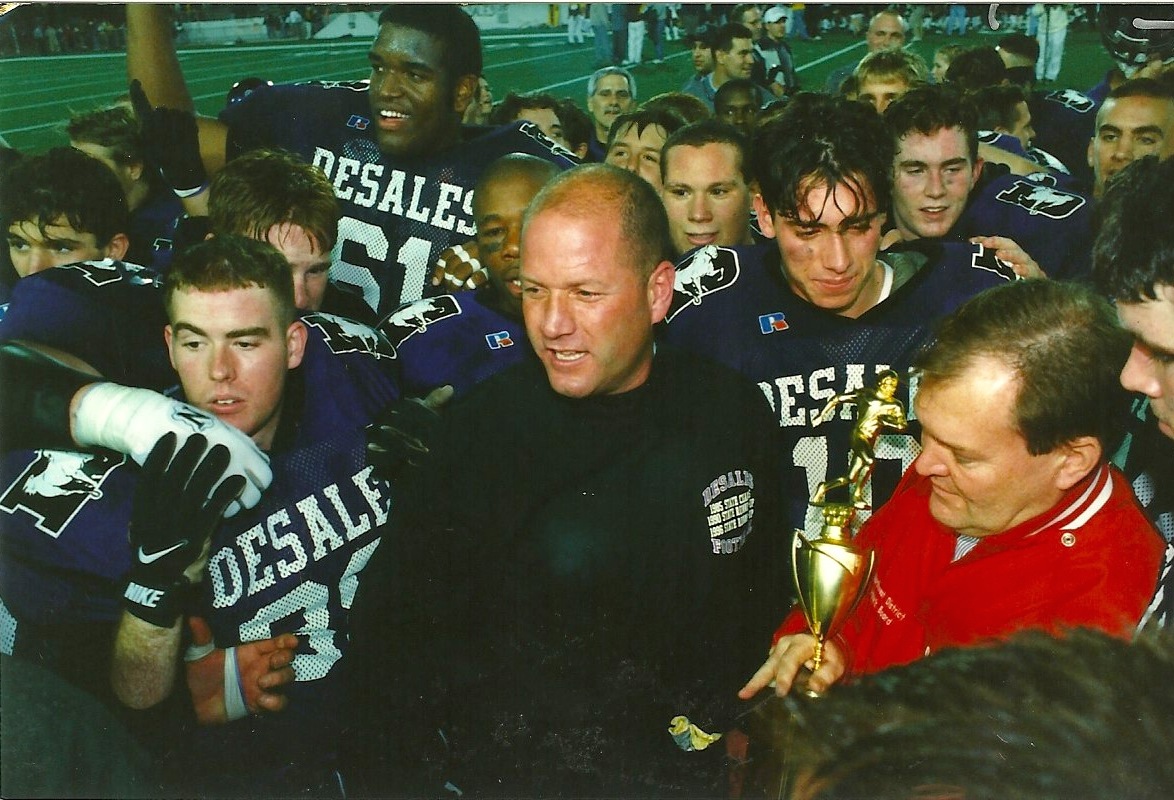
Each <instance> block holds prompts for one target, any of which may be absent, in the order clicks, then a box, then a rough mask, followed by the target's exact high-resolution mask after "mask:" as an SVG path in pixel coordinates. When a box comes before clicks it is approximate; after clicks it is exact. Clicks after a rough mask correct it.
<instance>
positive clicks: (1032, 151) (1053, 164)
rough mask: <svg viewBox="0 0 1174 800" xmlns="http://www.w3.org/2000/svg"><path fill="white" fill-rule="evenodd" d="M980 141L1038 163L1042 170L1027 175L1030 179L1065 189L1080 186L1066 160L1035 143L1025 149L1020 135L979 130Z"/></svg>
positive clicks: (1073, 188)
mask: <svg viewBox="0 0 1174 800" xmlns="http://www.w3.org/2000/svg"><path fill="white" fill-rule="evenodd" d="M978 141H979V143H980V144H989V145H990V146H991V147H997V148H998V149H1000V150H1006V151H1007V152H1008V153H1011V154H1012V155H1017V156H1021V157H1022V158H1026V159H1028V160H1029V161H1033V162H1035V163H1036V164H1038V165H1039V166H1040V169H1041V171H1040V172H1032V173H1031V174H1029V175H1027V176H1026V177H1027V179H1028V180H1031V181H1034V182H1036V183H1042V184H1043V185H1045V186H1055V187H1057V188H1060V189H1064V190H1075V189H1078V188H1079V187H1078V182H1077V181H1076V179H1075V178H1073V177H1072V175H1070V174H1069V172H1068V167H1067V166H1065V164H1064V162H1062V161H1060V159H1058V158H1056V157H1055V156H1054V155H1052V154H1051V153H1049V152H1048V151H1046V150H1042V149H1040V148H1038V147H1036V146H1034V144H1033V145H1032V146H1031V147H1028V148H1027V149H1024V148H1023V143H1022V142H1020V141H1019V138H1018V137H1016V136H1012V135H1011V134H1009V133H1001V132H999V131H979V132H978Z"/></svg>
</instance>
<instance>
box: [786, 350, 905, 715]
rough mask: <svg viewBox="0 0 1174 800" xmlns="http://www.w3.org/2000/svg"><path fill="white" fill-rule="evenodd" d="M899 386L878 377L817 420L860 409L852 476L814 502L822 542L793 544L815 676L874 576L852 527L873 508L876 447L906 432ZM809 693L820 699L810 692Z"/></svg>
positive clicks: (885, 375) (799, 534) (799, 539)
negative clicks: (845, 407) (830, 497)
mask: <svg viewBox="0 0 1174 800" xmlns="http://www.w3.org/2000/svg"><path fill="white" fill-rule="evenodd" d="M897 385H898V377H897V373H896V372H894V371H892V370H885V371H884V372H881V373H879V374H878V375H877V382H876V385H875V386H872V387H864V388H862V389H859V390H858V391H855V392H846V393H844V394H839V395H836V396H835V397H833V398H832V399H831V400H829V401H828V403H827V405H826V406H824V408H823V410H822V411H821V412H820V414H819V417H818V421H819V422H827V421H829V420H830V419H831V418H832V416H833V415H834V414H835V410H836V406H838V405H840V404H841V403H854V404H855V405H856V424H855V425H854V426H853V428H852V437H851V453H852V461H851V464H850V466H849V468H848V474H847V475H845V476H841V477H839V478H832V479H831V480H826V481H824V482H822V483H821V484H820V485H819V487H818V488H817V489H816V490H815V494H814V495H812V497H811V505H813V506H816V507H818V508H820V509H821V511H822V514H823V527H822V529H821V530H820V532H819V538H817V539H814V540H809V539H808V538H807V537H806V536H805V535H804V533H803V531H802V530H796V531H795V535H794V538H793V539H792V542H791V563H792V569H793V571H794V577H795V589H796V591H797V593H798V595H799V606H800V607H801V608H802V609H803V616H804V617H805V618H806V619H807V628H808V630H810V631H811V634H812V636H814V637H815V655H814V656H813V657H812V662H813V664H814V667H813V669H812V672H814V671H815V670H817V669H819V666H820V664H821V663H822V662H823V648H824V643H825V642H826V641H827V640H828V639H829V638H831V637H832V636H834V635H835V634H836V631H838V630H839V629H840V627H841V626H842V625H843V623H844V620H845V619H847V618H848V615H850V614H851V613H852V609H854V608H855V607H856V603H857V602H858V601H859V600H860V598H861V597H862V596H863V594H864V587H865V586H866V585H867V584H868V579H869V577H870V576H871V575H872V565H873V560H874V556H875V553H873V552H872V551H870V550H863V549H861V548H860V547H859V546H857V545H856V544H854V543H853V542H852V521H853V519H854V518H855V517H856V511H857V510H858V509H862V508H868V504H867V503H866V502H865V500H864V489H865V486H866V485H867V483H868V479H869V477H871V476H872V470H873V465H874V462H875V460H876V442H877V439H879V438H880V435H881V432H882V430H884V429H886V428H887V429H891V430H896V431H903V430H905V427H906V425H907V424H908V423H907V421H906V419H905V408H904V406H902V405H901V402H900V401H899V400H897V399H896V393H897ZM817 424H818V423H817ZM844 486H846V487H848V489H849V492H848V495H849V501H848V502H847V503H834V502H828V501H827V499H826V498H827V494H828V492H829V491H830V490H832V489H835V488H839V487H844ZM807 693H808V694H809V695H811V696H818V695H817V693H816V692H812V691H810V690H808V692H807Z"/></svg>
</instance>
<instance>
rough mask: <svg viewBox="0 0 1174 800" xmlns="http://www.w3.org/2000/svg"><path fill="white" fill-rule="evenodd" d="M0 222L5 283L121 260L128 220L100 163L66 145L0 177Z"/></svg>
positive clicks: (30, 158) (118, 189) (113, 180)
mask: <svg viewBox="0 0 1174 800" xmlns="http://www.w3.org/2000/svg"><path fill="white" fill-rule="evenodd" d="M95 167H97V169H95ZM0 220H3V221H4V225H5V234H6V237H7V240H8V242H7V246H8V254H9V258H11V260H12V265H13V267H14V268H15V269H16V275H15V276H7V280H6V281H5V283H9V284H11V282H13V281H14V280H15V279H19V278H24V277H27V276H29V275H32V274H34V273H37V272H41V271H42V270H46V269H51V268H52V267H59V266H62V265H63V264H72V263H74V262H76V261H90V260H93V259H103V258H113V259H121V258H122V257H123V256H124V255H126V252H127V250H128V248H129V247H130V239H129V238H128V237H127V231H128V230H129V228H130V216H129V212H128V210H127V205H126V197H125V195H123V193H122V187H121V186H120V185H119V183H118V180H117V179H116V178H115V176H114V175H113V173H112V172H111V171H110V170H109V169H108V168H107V167H105V166H104V165H103V164H102V163H101V162H100V161H98V160H97V159H94V158H91V157H90V156H88V155H85V154H84V153H82V152H80V151H78V150H74V149H73V148H70V147H58V148H54V149H52V150H49V151H48V152H46V153H42V154H40V155H35V156H26V157H24V158H22V159H20V160H19V161H17V162H15V163H14V165H13V166H12V168H11V169H9V170H8V172H7V173H6V174H5V175H4V192H3V195H2V196H0ZM8 288H9V289H11V285H9V286H8Z"/></svg>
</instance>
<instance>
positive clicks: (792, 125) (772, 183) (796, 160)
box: [751, 92, 893, 220]
mask: <svg viewBox="0 0 1174 800" xmlns="http://www.w3.org/2000/svg"><path fill="white" fill-rule="evenodd" d="M751 164H752V169H751V173H752V174H753V176H754V179H755V181H757V183H758V188H759V191H760V192H761V193H762V199H763V201H764V202H765V203H766V207H767V209H768V210H769V211H770V212H771V213H772V214H777V215H779V216H782V217H784V218H786V219H790V220H797V219H800V217H801V216H804V215H806V217H808V218H810V217H818V216H819V210H818V209H810V208H807V207H806V200H807V195H808V193H809V192H810V191H811V189H813V188H814V187H816V186H819V185H823V184H826V185H827V186H828V187H835V186H843V187H844V188H846V189H847V190H848V191H849V192H851V194H852V196H853V197H854V198H855V199H856V203H857V208H858V213H864V212H865V210H867V209H873V210H876V209H883V208H884V206H885V205H887V203H888V197H889V192H890V188H891V182H892V178H891V173H892V167H893V141H892V138H891V137H890V136H889V135H888V133H887V132H886V131H885V126H884V123H883V122H882V121H881V118H880V115H879V114H877V113H876V112H875V111H874V110H873V109H872V108H871V107H869V106H867V105H864V104H863V103H857V102H855V101H852V100H846V99H844V98H842V97H829V96H827V95H823V94H816V93H814V92H800V93H799V94H797V95H795V96H794V97H793V98H792V99H791V102H790V103H789V104H788V105H787V108H786V109H785V110H784V111H783V112H782V113H781V114H780V115H779V116H778V117H777V118H775V119H773V120H772V121H770V122H768V123H766V124H764V125H761V126H760V127H759V128H758V130H757V131H756V132H755V136H754V142H753V146H752V148H751ZM828 194H829V196H830V194H831V192H829V193H828Z"/></svg>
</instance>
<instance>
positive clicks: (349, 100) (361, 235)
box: [221, 81, 578, 315]
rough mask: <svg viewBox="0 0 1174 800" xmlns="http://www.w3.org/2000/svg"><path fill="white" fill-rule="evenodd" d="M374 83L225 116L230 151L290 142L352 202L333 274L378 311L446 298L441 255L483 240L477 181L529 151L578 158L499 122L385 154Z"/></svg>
mask: <svg viewBox="0 0 1174 800" xmlns="http://www.w3.org/2000/svg"><path fill="white" fill-rule="evenodd" d="M367 88H368V84H367V81H355V82H350V83H339V82H334V83H322V82H314V83H302V84H295V85H286V86H274V87H263V88H261V89H258V90H257V91H255V92H253V93H252V94H251V95H249V96H248V97H247V98H245V99H244V100H242V101H241V102H239V103H234V104H232V105H231V106H229V107H228V108H226V109H225V110H224V111H223V112H221V119H223V120H224V121H225V122H226V123H227V124H228V125H229V141H228V155H229V157H230V158H231V157H233V156H234V155H236V154H237V153H240V152H243V151H245V150H249V149H252V148H255V147H281V148H284V149H286V150H290V151H293V152H295V153H297V154H299V155H300V156H302V157H303V158H305V159H306V160H307V161H309V162H311V163H313V164H314V165H315V166H317V167H319V168H320V169H321V170H322V171H323V172H324V173H326V176H327V177H328V178H330V179H331V180H332V181H333V182H334V189H335V193H336V194H337V195H338V198H339V200H340V202H341V203H342V208H343V216H342V219H340V220H339V223H338V243H337V244H336V245H335V249H334V252H333V254H332V260H333V266H332V268H331V273H330V276H331V278H332V279H333V280H335V281H338V282H340V283H345V284H349V285H350V286H352V287H355V288H357V289H359V290H360V291H361V292H362V294H363V298H364V299H365V300H366V301H367V303H368V304H369V305H370V306H371V307H372V308H373V309H375V310H376V311H377V312H379V313H380V314H381V315H382V314H387V313H389V312H390V311H392V310H393V309H395V308H397V307H399V306H400V305H402V304H403V303H407V302H411V301H413V300H418V299H420V298H421V297H423V296H424V295H425V293H429V294H437V293H439V291H440V290H439V289H434V288H433V287H431V286H430V285H426V284H427V277H428V275H429V274H430V273H431V271H432V265H433V264H435V263H436V260H437V258H438V257H439V255H440V253H441V252H442V251H443V250H444V249H445V248H447V247H449V246H451V245H454V244H458V243H461V242H466V241H468V240H469V239H471V238H472V237H473V234H474V233H475V232H476V227H475V225H474V222H473V186H474V184H475V183H476V182H477V179H478V178H479V177H480V175H481V172H482V171H483V170H484V169H485V167H486V166H488V165H489V164H490V163H491V162H492V161H493V160H494V159H496V158H498V157H499V156H503V155H507V154H509V153H528V154H531V155H535V156H539V157H542V158H545V159H547V160H549V161H553V162H555V163H556V164H559V165H561V166H564V167H570V166H573V165H575V164H577V163H578V161H577V159H575V157H574V155H572V154H571V153H570V152H569V151H568V150H566V149H565V148H563V147H560V146H559V145H558V144H556V143H555V142H553V141H551V140H550V139H549V138H547V137H546V135H545V134H543V133H542V131H541V130H539V129H538V126H537V125H535V124H534V123H532V122H519V123H517V124H515V125H511V126H507V127H502V128H496V129H493V130H491V131H489V132H488V133H485V134H483V135H480V136H477V137H476V138H472V139H470V140H468V141H464V142H461V143H460V144H457V145H455V146H454V147H452V148H449V149H447V150H444V151H442V152H440V153H435V154H432V155H429V156H421V157H418V158H411V159H399V158H396V157H394V156H390V155H386V154H384V153H382V152H380V150H379V146H378V144H377V140H376V137H375V133H376V131H375V124H374V122H373V121H372V119H371V111H370V108H369V105H368V102H367Z"/></svg>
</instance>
